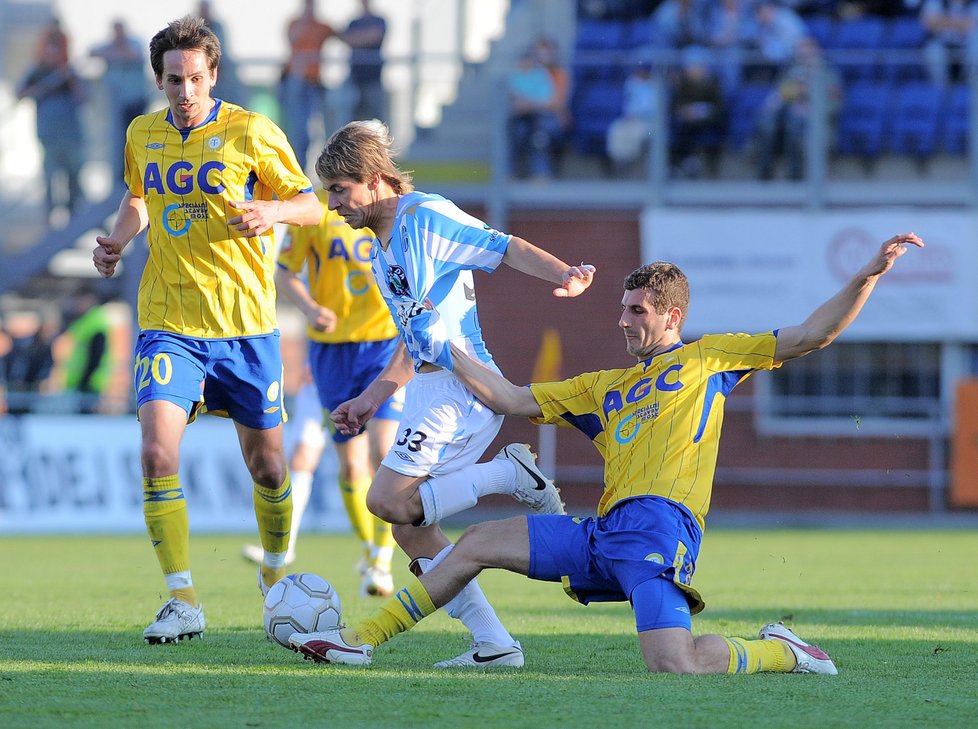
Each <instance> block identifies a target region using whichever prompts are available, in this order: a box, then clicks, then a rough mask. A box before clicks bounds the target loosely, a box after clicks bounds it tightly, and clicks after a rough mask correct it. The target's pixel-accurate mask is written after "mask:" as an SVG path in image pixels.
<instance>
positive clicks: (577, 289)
mask: <svg viewBox="0 0 978 729" xmlns="http://www.w3.org/2000/svg"><path fill="white" fill-rule="evenodd" d="M593 280H594V266H591V265H589V264H587V263H582V264H581V265H579V266H571V267H570V268H568V269H567V270H566V271H564V283H563V284H562V285H561V286H559V287H557V288H555V289H554V296H557V297H560V298H569V297H573V296H580V295H581V294H583V293H584V291H585V290H586V289H587V287H588V286H590V285H591V281H593Z"/></svg>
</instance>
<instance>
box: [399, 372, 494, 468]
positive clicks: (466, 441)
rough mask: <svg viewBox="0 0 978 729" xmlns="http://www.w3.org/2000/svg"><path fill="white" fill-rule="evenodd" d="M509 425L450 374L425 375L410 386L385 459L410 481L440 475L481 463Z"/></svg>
mask: <svg viewBox="0 0 978 729" xmlns="http://www.w3.org/2000/svg"><path fill="white" fill-rule="evenodd" d="M502 424H503V416H502V415H497V414H496V413H494V412H493V411H492V410H490V409H489V408H487V407H486V406H485V405H483V404H482V403H481V402H479V400H477V399H476V398H475V396H474V395H473V394H472V393H471V392H469V391H468V390H467V389H466V388H465V387H464V386H463V385H462V383H461V382H459V380H458V378H456V377H455V375H453V374H452V373H451V372H449V371H448V370H439V371H437V372H419V373H416V374H415V375H414V379H412V380H411V381H410V382H408V384H407V386H406V387H405V401H404V414H403V415H402V416H401V426H400V429H399V430H398V432H397V438H396V439H395V440H394V445H393V446H391V449H390V451H389V452H388V454H387V456H386V457H385V458H384V460H383V464H384V465H385V466H387V468H389V469H391V470H392V471H396V472H397V473H400V474H403V475H405V476H438V475H441V474H445V473H452V472H454V471H457V470H459V469H460V468H464V467H465V466H470V465H472V464H473V463H477V462H478V461H479V459H480V458H481V457H482V454H483V453H485V452H486V448H488V447H489V444H490V443H492V441H493V439H494V438H495V437H496V435H497V434H498V433H499V429H500V428H501V427H502Z"/></svg>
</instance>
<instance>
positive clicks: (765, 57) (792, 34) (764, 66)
mask: <svg viewBox="0 0 978 729" xmlns="http://www.w3.org/2000/svg"><path fill="white" fill-rule="evenodd" d="M754 19H755V21H756V23H757V37H756V40H755V44H756V46H757V50H759V51H760V54H761V57H762V61H761V63H760V64H758V65H757V66H755V67H753V68H752V69H751V71H750V73H749V74H748V75H749V76H750V77H752V78H753V79H754V80H757V81H771V80H773V79H774V78H775V77H776V76H777V74H778V72H779V70H780V69H781V67H782V66H783V65H784V64H786V63H788V62H789V61H790V60H791V57H792V55H793V54H794V52H795V47H796V46H797V45H798V41H800V40H801V39H802V37H803V36H805V35H807V34H808V30H807V28H806V27H805V21H803V20H802V19H801V17H799V15H798V13H796V12H795V11H794V10H791V9H790V8H786V7H783V6H781V5H779V4H778V3H776V2H774V0H759V1H758V2H757V3H756V4H755V5H754Z"/></svg>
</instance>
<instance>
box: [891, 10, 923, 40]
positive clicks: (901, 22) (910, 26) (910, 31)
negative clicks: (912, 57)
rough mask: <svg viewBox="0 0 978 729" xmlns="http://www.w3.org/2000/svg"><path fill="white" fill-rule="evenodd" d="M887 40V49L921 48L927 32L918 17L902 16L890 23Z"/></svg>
mask: <svg viewBox="0 0 978 729" xmlns="http://www.w3.org/2000/svg"><path fill="white" fill-rule="evenodd" d="M885 39H886V47H887V48H920V47H921V46H923V45H924V41H925V40H927V31H926V30H925V29H924V26H923V24H922V23H921V22H920V18H918V17H917V16H915V15H901V16H899V17H897V18H893V20H891V21H890V23H889V26H888V28H887V31H886V36H885Z"/></svg>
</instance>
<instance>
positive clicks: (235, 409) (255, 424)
mask: <svg viewBox="0 0 978 729" xmlns="http://www.w3.org/2000/svg"><path fill="white" fill-rule="evenodd" d="M133 386H134V387H135V389H136V408H137V410H138V409H139V408H140V407H142V405H143V404H144V403H147V402H150V401H151V400H167V401H169V402H172V403H175V404H177V405H179V406H180V407H182V408H183V409H184V410H185V411H186V412H187V418H188V420H193V419H194V418H195V417H196V416H197V414H198V412H208V413H212V414H214V415H225V416H227V417H230V418H231V419H232V420H234V421H235V422H237V423H241V424H242V425H244V426H246V427H248V428H255V429H256V430H266V429H268V428H274V427H275V426H276V425H280V424H282V423H283V422H285V419H286V415H285V408H284V406H283V404H282V351H281V349H280V346H279V334H278V332H277V331H276V332H274V333H272V334H266V335H263V336H257V337H241V338H239V339H195V338H193V337H184V336H180V335H179V334H171V333H170V332H160V331H144V332H140V334H139V337H138V338H137V339H136V365H135V371H134V377H133Z"/></svg>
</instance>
